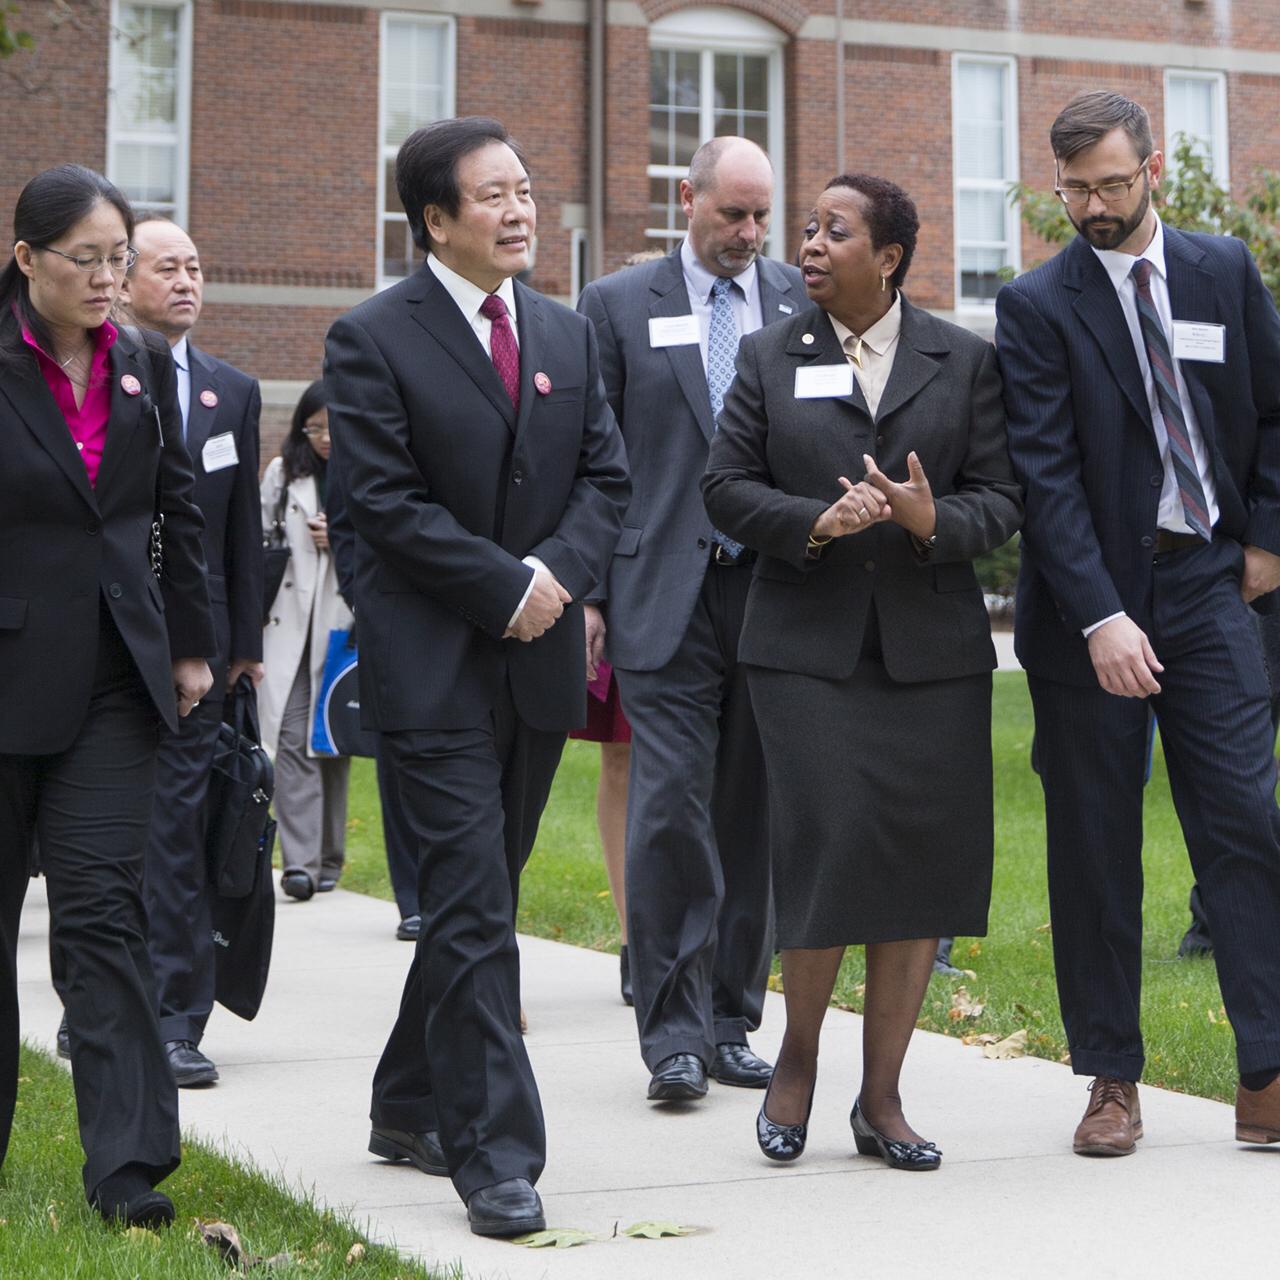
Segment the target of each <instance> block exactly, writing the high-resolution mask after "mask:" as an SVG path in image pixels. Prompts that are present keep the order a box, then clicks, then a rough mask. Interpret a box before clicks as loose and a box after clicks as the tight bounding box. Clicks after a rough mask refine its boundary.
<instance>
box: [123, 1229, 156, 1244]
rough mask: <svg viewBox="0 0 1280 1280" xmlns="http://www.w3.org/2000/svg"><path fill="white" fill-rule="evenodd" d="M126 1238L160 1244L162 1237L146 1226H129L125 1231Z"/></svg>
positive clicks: (144, 1242) (140, 1242)
mask: <svg viewBox="0 0 1280 1280" xmlns="http://www.w3.org/2000/svg"><path fill="white" fill-rule="evenodd" d="M124 1237H125V1239H126V1240H133V1241H135V1242H136V1243H139V1244H153V1245H154V1244H159V1243H160V1237H159V1236H158V1235H156V1233H155V1232H154V1231H151V1230H148V1228H146V1227H129V1228H128V1230H126V1231H125V1233H124Z"/></svg>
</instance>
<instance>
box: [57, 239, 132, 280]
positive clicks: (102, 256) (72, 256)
mask: <svg viewBox="0 0 1280 1280" xmlns="http://www.w3.org/2000/svg"><path fill="white" fill-rule="evenodd" d="M39 249H40V250H41V251H42V252H44V253H56V254H57V255H58V257H60V258H66V260H67V261H68V262H74V263H75V264H76V266H77V267H79V268H80V270H81V271H101V270H102V268H103V267H110V268H111V271H112V274H114V275H117V276H122V275H124V273H125V272H126V271H128V270H129V268H130V267H131V266H133V264H134V263H135V262H137V260H138V251H137V250H136V249H122V250H121V251H120V252H119V253H79V254H77V253H63V252H62V250H61V249H55V248H54V247H53V246H52V245H49V244H42V245H40V246H39Z"/></svg>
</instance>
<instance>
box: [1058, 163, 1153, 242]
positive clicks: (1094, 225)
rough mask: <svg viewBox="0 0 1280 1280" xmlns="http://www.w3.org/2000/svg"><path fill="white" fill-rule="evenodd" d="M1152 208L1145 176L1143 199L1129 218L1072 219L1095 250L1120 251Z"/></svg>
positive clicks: (1143, 179)
mask: <svg viewBox="0 0 1280 1280" xmlns="http://www.w3.org/2000/svg"><path fill="white" fill-rule="evenodd" d="M1150 208H1151V184H1150V183H1149V182H1148V181H1147V176H1146V174H1143V175H1142V199H1141V200H1139V201H1138V207H1137V208H1136V209H1135V210H1134V211H1133V213H1131V214H1130V215H1129V216H1128V217H1127V218H1120V217H1109V216H1107V215H1106V214H1103V215H1101V216H1100V217H1096V218H1084V219H1082V220H1081V221H1079V222H1076V220H1075V218H1072V219H1071V221H1072V223H1073V224H1074V225H1075V229H1076V230H1077V231H1078V232H1079V233H1080V234H1081V235H1082V236H1084V238H1085V239H1086V240H1087V241H1088V242H1089V243H1090V244H1091V245H1093V247H1094V248H1095V249H1118V248H1119V247H1120V246H1121V245H1122V244H1124V242H1125V241H1126V240H1128V238H1129V237H1130V236H1131V235H1133V233H1134V232H1135V231H1136V230H1137V229H1138V228H1139V227H1140V226H1141V225H1142V221H1143V219H1144V218H1145V217H1146V216H1147V210H1148V209H1150Z"/></svg>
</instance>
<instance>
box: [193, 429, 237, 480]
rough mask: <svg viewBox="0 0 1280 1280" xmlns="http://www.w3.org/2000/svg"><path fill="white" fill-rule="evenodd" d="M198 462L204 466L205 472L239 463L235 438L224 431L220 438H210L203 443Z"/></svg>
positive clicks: (220, 469) (219, 469)
mask: <svg viewBox="0 0 1280 1280" xmlns="http://www.w3.org/2000/svg"><path fill="white" fill-rule="evenodd" d="M200 461H201V462H202V463H203V464H204V469H205V471H206V472H208V471H222V470H224V469H225V468H227V467H234V466H235V465H236V463H237V462H239V461H240V456H239V455H238V454H237V453H236V438H235V436H233V435H232V434H231V432H230V431H224V432H223V433H222V435H220V436H210V437H209V438H208V439H207V440H206V441H205V442H204V449H203V450H201V453H200Z"/></svg>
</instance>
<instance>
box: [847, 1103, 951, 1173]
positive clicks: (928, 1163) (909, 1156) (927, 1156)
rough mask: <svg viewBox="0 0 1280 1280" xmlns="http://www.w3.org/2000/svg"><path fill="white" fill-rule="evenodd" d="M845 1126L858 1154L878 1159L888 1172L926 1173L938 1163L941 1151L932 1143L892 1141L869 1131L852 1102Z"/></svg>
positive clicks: (875, 1131) (870, 1129) (864, 1120)
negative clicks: (851, 1108)
mask: <svg viewBox="0 0 1280 1280" xmlns="http://www.w3.org/2000/svg"><path fill="white" fill-rule="evenodd" d="M849 1127H850V1128H851V1129H852V1130H853V1142H854V1145H855V1146H856V1147H857V1148H858V1154H859V1155H860V1156H879V1157H880V1159H881V1160H883V1161H884V1162H885V1164H887V1165H888V1166H889V1168H890V1169H907V1170H910V1171H911V1172H913V1173H927V1172H928V1171H929V1170H931V1169H936V1168H937V1167H938V1166H939V1165H940V1164H941V1163H942V1152H941V1151H939V1150H938V1148H937V1147H935V1146H934V1145H933V1143H932V1142H895V1141H894V1140H893V1139H892V1138H886V1137H885V1136H884V1134H882V1133H880V1132H879V1131H878V1130H876V1129H873V1128H872V1127H871V1126H870V1125H869V1124H868V1123H867V1118H866V1116H864V1115H863V1114H862V1112H861V1111H860V1110H859V1109H858V1104H857V1103H856V1102H855V1103H854V1104H853V1111H852V1112H850V1114H849Z"/></svg>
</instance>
